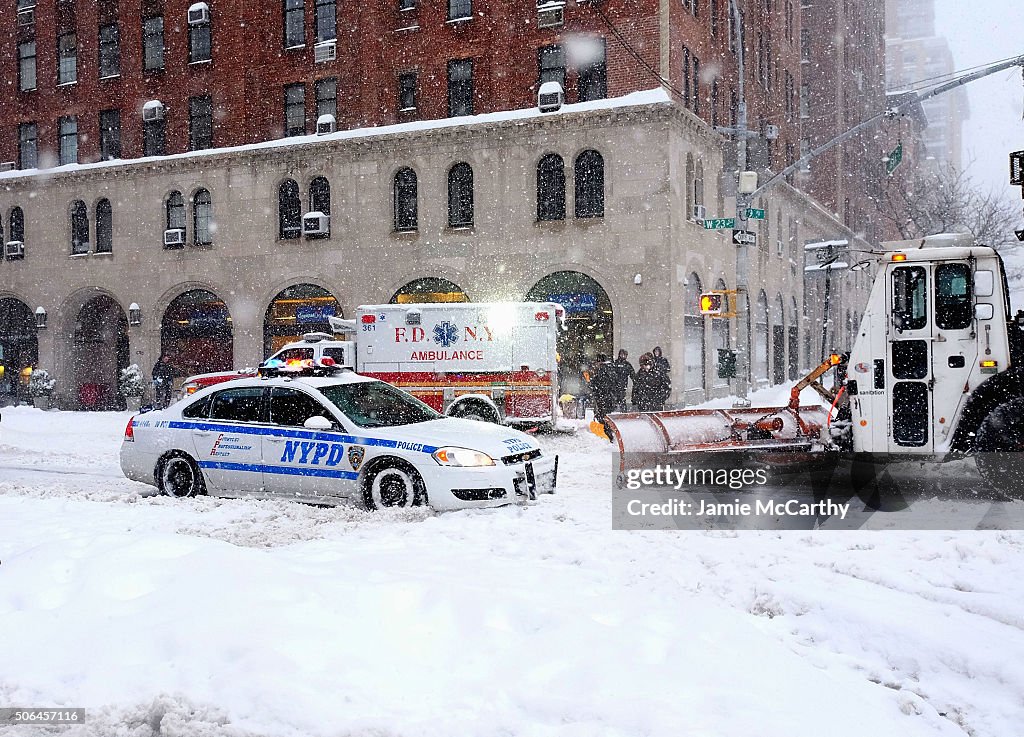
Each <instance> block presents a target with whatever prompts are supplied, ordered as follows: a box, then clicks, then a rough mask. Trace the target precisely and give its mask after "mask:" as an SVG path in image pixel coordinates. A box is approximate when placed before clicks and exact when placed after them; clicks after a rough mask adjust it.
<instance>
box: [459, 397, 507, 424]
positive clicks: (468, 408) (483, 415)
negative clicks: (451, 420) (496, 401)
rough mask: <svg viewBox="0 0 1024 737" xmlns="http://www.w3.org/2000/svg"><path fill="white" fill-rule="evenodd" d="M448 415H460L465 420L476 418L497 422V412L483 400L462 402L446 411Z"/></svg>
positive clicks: (482, 420) (481, 420)
mask: <svg viewBox="0 0 1024 737" xmlns="http://www.w3.org/2000/svg"><path fill="white" fill-rule="evenodd" d="M448 416H449V417H461V418H463V419H466V420H478V421H480V422H493V423H494V424H495V425H497V424H499V422H500V420H499V419H498V413H497V412H495V411H494V408H493V407H490V406H488V405H486V404H484V403H483V402H462V403H461V404H457V405H455V406H454V407H452V408H451V409H450V410H449V411H448Z"/></svg>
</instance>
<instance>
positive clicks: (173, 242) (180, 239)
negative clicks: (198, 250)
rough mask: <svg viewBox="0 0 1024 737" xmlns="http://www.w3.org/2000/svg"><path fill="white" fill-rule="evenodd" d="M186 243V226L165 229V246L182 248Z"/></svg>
mask: <svg viewBox="0 0 1024 737" xmlns="http://www.w3.org/2000/svg"><path fill="white" fill-rule="evenodd" d="M184 245H185V229H184V228H171V229H169V230H165V231H164V248H181V247H182V246H184Z"/></svg>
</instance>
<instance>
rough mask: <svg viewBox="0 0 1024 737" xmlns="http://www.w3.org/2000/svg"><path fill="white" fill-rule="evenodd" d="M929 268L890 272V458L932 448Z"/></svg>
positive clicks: (909, 267)
mask: <svg viewBox="0 0 1024 737" xmlns="http://www.w3.org/2000/svg"><path fill="white" fill-rule="evenodd" d="M930 268H931V267H930V265H929V264H913V263H911V264H905V265H900V266H895V265H894V266H891V267H890V269H891V270H890V272H889V280H888V284H887V289H888V297H889V304H890V306H891V309H890V312H889V320H890V324H889V328H890V329H889V355H888V357H887V358H888V364H889V386H890V387H891V390H890V391H889V396H888V404H889V433H888V435H889V443H888V445H889V452H890V453H922V452H926V451H928V450H930V449H931V447H932V442H933V433H932V432H931V428H932V401H931V380H932V371H931V366H932V361H931V356H930V353H931V350H930V344H931V342H932V321H931V319H930V315H929V304H930V302H931V300H930V298H929V297H930V295H929V289H928V284H929V277H930V274H929V270H930Z"/></svg>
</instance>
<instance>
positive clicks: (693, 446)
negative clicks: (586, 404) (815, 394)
mask: <svg viewBox="0 0 1024 737" xmlns="http://www.w3.org/2000/svg"><path fill="white" fill-rule="evenodd" d="M827 421H828V410H827V409H826V408H825V407H822V406H818V405H809V406H803V407H795V408H794V407H746V408H740V409H677V410H668V411H664V412H624V413H621V414H611V415H608V422H609V424H610V425H611V426H612V428H613V430H614V433H615V438H614V439H615V442H616V443H617V444H618V446H619V458H620V461H619V462H620V466H621V467H622V468H621V470H625V468H626V467H627V466H630V465H631V463H630V461H629V459H630V458H633V459H635V460H636V462H637V463H640V462H641V461H640V460H639V458H640V455H639V454H646V453H652V454H658V455H674V454H680V455H688V454H695V455H696V454H709V453H740V454H751V455H754V454H756V455H757V457H758V458H759V459H761V460H763V461H765V462H766V463H775V462H779V463H782V464H783V465H784V464H786V463H790V462H796V461H799V460H800V459H802V458H805V457H807V456H808V455H809V454H812V453H817V452H818V451H820V450H821V449H822V446H823V443H822V441H821V431H822V428H824V427H825V426H826V423H827Z"/></svg>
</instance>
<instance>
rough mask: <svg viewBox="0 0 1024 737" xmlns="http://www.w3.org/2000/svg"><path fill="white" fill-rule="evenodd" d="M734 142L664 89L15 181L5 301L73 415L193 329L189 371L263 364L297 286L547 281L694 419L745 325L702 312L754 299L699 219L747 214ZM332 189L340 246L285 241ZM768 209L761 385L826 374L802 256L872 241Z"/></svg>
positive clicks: (6, 213)
mask: <svg viewBox="0 0 1024 737" xmlns="http://www.w3.org/2000/svg"><path fill="white" fill-rule="evenodd" d="M714 143H715V135H714V134H713V133H711V132H710V131H709V129H708V128H707V126H706V125H704V124H703V123H702V122H701V121H700V119H699V118H697V117H696V116H694V115H692V114H691V113H690V112H689V111H686V110H685V109H683V108H681V107H680V106H679V105H678V104H675V103H673V102H671V100H670V99H669V98H668V96H667V95H666V94H665V93H664V92H662V91H660V90H656V91H651V92H648V93H642V94H639V95H634V96H633V97H625V98H620V99H619V100H615V101H605V102H599V103H585V104H580V105H568V106H566V107H564V108H563V109H562V110H561V111H559V112H557V113H550V114H542V113H539V112H536V111H533V112H528V111H518V112H510V113H504V114H498V115H494V116H488V117H487V118H486V119H483V120H464V121H451V122H447V121H438V122H437V123H436V124H432V125H429V126H423V125H420V126H408V125H406V126H396V127H381V128H377V129H374V130H373V131H351V132H339V133H336V134H333V135H330V136H322V137H318V136H309V137H305V138H295V139H289V140H287V141H281V142H276V143H268V144H261V145H258V146H251V147H244V148H238V149H233V150H228V151H211V152H199V153H194V154H182V155H178V156H169V157H165V158H162V159H158V160H148V159H147V160H141V161H137V162H132V161H125V162H106V163H97V164H93V165H87V166H82V167H78V168H77V169H73V170H71V171H61V172H55V173H49V172H48V173H29V172H25V173H22V172H7V173H3V174H0V214H2V217H3V218H4V222H5V223H9V222H10V220H11V217H12V214H13V213H14V210H15V209H16V208H17V209H20V210H21V213H22V215H23V219H24V234H23V238H24V243H25V255H24V258H23V259H17V260H7V261H4V262H3V263H0V302H5V301H6V302H7V303H12V302H16V303H18V304H20V305H22V306H23V310H22V312H23V313H24V314H32V313H36V312H38V308H42V311H43V312H45V314H46V325H45V327H44V328H42V329H39V330H38V331H37V341H38V345H37V363H36V365H39V366H42V367H45V368H48V369H49V370H51V372H52V373H54V374H55V375H56V377H57V379H58V387H59V388H58V399H59V401H60V403H61V404H62V405H63V406H69V407H74V406H83V404H88V401H87V400H89V399H95V397H91V396H84V395H83V393H82V391H83V389H82V388H83V386H86V385H88V386H89V387H92V391H94V392H98V393H99V395H100V396H101V397H105V398H106V401H108V402H114V401H115V400H114V397H115V396H116V370H117V368H118V367H119V366H123V365H125V364H127V363H128V362H131V363H138V364H139V365H140V366H142V367H143V369H144V370H146V371H147V372H148V370H149V367H151V366H152V365H153V363H154V362H155V361H156V360H157V358H158V357H159V355H160V353H161V351H164V352H172V353H174V352H175V350H177V349H176V348H175V346H180V344H176V343H175V342H174V339H175V336H176V335H177V332H175V331H177V330H178V329H179V328H178V327H176V325H177V324H178V323H181V324H185V323H188V324H187V325H185V327H184V328H181V330H183V331H185V332H188V333H189V335H191V336H192V338H190V339H194V340H195V341H197V342H194V343H190V344H188V345H190V346H191V349H190V350H189V351H185V352H184V353H187V355H182V356H178V355H175V360H176V361H178V368H179V373H182V374H184V373H187V372H191V371H195V370H210V369H220V368H225V367H226V365H234V366H245V365H254V364H256V363H257V362H258V361H260V360H261V359H262V358H263V356H264V352H265V350H266V347H267V340H268V335H269V332H268V325H267V321H268V320H269V319H270V315H271V308H272V306H273V303H274V302H275V299H277V298H280V297H281V295H282V294H283V293H286V292H287V290H289V289H290V288H293V287H296V286H298V285H312V286H313V287H316V288H319V289H320V290H322V291H323V292H325V293H327V294H329V295H330V296H331V297H333V298H334V299H335V300H336V303H337V311H338V312H340V313H342V314H344V315H350V314H352V313H353V311H354V308H355V307H356V306H357V305H360V304H372V303H381V302H388V301H390V300H392V299H393V298H395V297H396V295H397V294H398V293H399V292H401V291H402V288H403V287H404V286H407V285H409V284H413V283H416V282H417V280H421V279H423V278H434V279H443V280H446V282H445V283H450V284H452V285H455V286H456V288H458V289H459V290H461V291H462V292H464V293H465V294H466V295H467V296H468V298H469V299H471V300H472V301H490V300H495V301H497V300H521V299H525V298H527V297H528V296H530V295H531V293H533V295H534V297H535V296H536V289H537V288H538V285H539V284H543V283H544V280H545V279H546V278H549V277H551V276H552V275H555V274H564V273H570V274H576V275H580V277H581V278H580V280H579V281H578V283H581V284H591V285H594V284H596V285H597V290H598V291H600V292H601V294H602V297H601V300H602V304H606V305H607V307H608V311H610V312H611V321H610V327H611V335H605V336H602V337H601V340H599V341H598V342H597V343H594V344H592V345H591V347H592V348H593V347H594V346H597V345H598V343H599V344H600V346H603V347H604V349H605V350H608V349H611V348H613V347H614V348H619V347H623V348H626V349H628V350H629V351H630V353H631V356H632V357H633V358H634V360H635V358H636V357H637V356H639V354H640V353H642V352H644V351H646V350H649V349H650V348H651V347H652V346H654V345H661V346H663V347H664V349H665V352H666V355H667V356H668V358H669V359H670V361H671V363H672V365H673V386H674V397H673V401H674V402H676V403H680V404H682V403H693V402H696V401H701V400H704V399H706V398H708V397H711V396H721V395H725V394H728V393H730V391H731V387H730V386H729V385H728V383H727V382H725V381H723V380H719V379H718V378H717V376H716V374H715V371H714V364H715V361H714V358H713V357H714V351H715V349H716V348H719V347H725V346H727V345H729V344H730V342H731V343H733V344H734V343H735V335H734V334H732V333H734V332H735V331H734V329H732V328H730V327H729V326H728V325H727V323H728V322H729V321H727V320H712V319H711V318H704V317H700V316H699V315H698V314H697V310H696V299H695V295H696V294H699V293H700V292H701V291H702V290H703V291H706V290H709V289H713V288H725V289H730V288H731V287H732V286H734V285H735V279H734V276H735V263H736V249H735V247H734V246H732V245H731V243H730V239H729V232H728V231H711V230H705V229H704V228H703V227H702V226H701V225H700V224H699V223H696V222H694V221H693V220H692V219H691V218H690V217H689V213H691V212H692V202H693V200H694V198H695V197H696V196H698V188H699V189H701V190H703V197H704V198H705V200H706V201H707V202H709V203H716V204H715V206H719V205H720V206H721V207H722V208H728V207H730V206H731V202H730V200H729V199H728V198H726V197H724V196H723V193H722V192H720V191H719V189H718V187H717V184H716V177H714V176H708V177H707V179H706V181H703V182H701V181H700V180H698V179H697V178H696V175H697V174H698V173H699V172H701V171H704V172H708V173H712V172H717V171H719V170H720V169H721V166H722V162H721V159H720V158H719V154H718V153H717V151H718V148H717V147H716V146H715V145H714ZM588 152H589V153H588ZM592 152H596V153H597V154H598V155H599V158H600V161H601V163H602V173H601V177H600V195H601V197H600V205H601V207H600V212H598V213H594V212H593V211H592V210H591V211H587V212H584V213H582V214H581V212H580V210H579V207H578V206H579V205H580V203H579V202H578V201H577V198H579V197H583V196H586V197H590V198H593V196H594V192H595V191H596V190H595V188H594V186H593V184H594V181H593V180H589V185H588V186H590V189H586V188H584V189H580V187H581V186H582V185H583V182H582V181H581V179H580V177H581V176H582V169H581V167H582V164H581V162H582V161H583V160H584V159H582V158H581V156H583V155H584V154H587V155H588V156H591V155H592ZM709 152H710V153H709ZM550 154H557V155H558V156H560V157H561V158H562V161H563V162H564V193H565V194H564V198H565V201H564V216H563V217H562V218H560V219H558V218H556V219H552V220H541V219H539V218H538V167H539V164H540V162H541V160H542V159H543V158H544V157H545V156H547V155H550ZM587 160H588V161H589V160H590V159H587ZM463 163H465V164H468V165H469V166H470V167H471V169H472V172H473V176H472V185H471V186H472V203H473V204H472V213H471V218H470V222H468V223H463V224H460V225H458V226H452V225H451V223H450V214H451V212H450V209H449V201H448V200H449V198H448V194H449V183H450V174H451V172H452V171H453V168H454V167H455V166H456V165H457V164H463ZM403 169H411V170H412V171H414V172H415V175H416V183H417V185H416V186H417V190H416V204H417V218H416V223H415V227H413V228H409V229H399V228H397V227H396V208H395V198H396V175H397V174H398V173H399V172H400V171H402V170H403ZM592 169H593V167H592V166H591V169H588V171H590V172H592ZM316 177H323V178H324V179H326V180H327V182H328V183H329V187H330V205H329V207H330V212H331V224H330V237H328V238H294V239H292V238H282V237H281V235H282V233H281V220H280V214H281V192H282V185H283V184H287V183H288V182H290V181H293V182H295V183H296V184H297V185H298V189H299V192H300V198H301V200H302V207H303V210H305V209H306V208H307V204H306V201H307V200H306V198H307V192H308V190H309V187H310V185H311V183H312V182H313V180H314V178H316ZM202 192H206V193H208V195H209V202H211V203H212V206H211V212H212V214H211V219H210V220H209V221H208V222H207V221H201V220H198V219H197V217H200V218H201V217H205V215H206V214H207V211H205V210H203V212H202V213H199V214H198V215H197V212H198V210H199V209H201V208H199V207H198V204H199V203H201V202H202V200H201V199H199V196H200V193H202ZM175 193H181V195H182V200H183V202H184V208H185V211H186V215H187V217H186V227H185V229H186V238H185V243H186V245H184V246H183V247H181V248H173V249H168V248H165V247H164V243H163V235H164V231H165V229H166V228H167V225H168V221H167V218H168V203H169V201H170V200H171V198H173V196H174V194H175ZM102 201H106V202H108V203H109V207H110V213H111V217H110V218H109V222H110V227H109V231H110V237H109V240H108V239H107V237H106V234H105V233H104V234H101V233H100V232H98V229H97V226H98V225H99V226H100V229H101V230H102V229H104V228H106V227H107V226H106V225H105V224H100V223H99V222H98V219H97V213H98V212H99V209H100V208H101V202H102ZM78 202H82V203H84V210H85V213H86V215H87V226H86V227H87V233H88V236H87V237H86V239H85V242H84V246H83V243H82V240H81V238H79V239H78V240H77V241H76V240H75V236H76V225H75V222H74V220H75V212H76V203H78ZM766 207H767V209H768V217H767V219H766V220H765V221H763V223H762V225H761V226H760V233H759V235H760V236H761V237H760V239H759V240H760V245H759V246H758V247H757V248H756V251H757V254H756V256H754V255H752V258H751V274H750V276H751V279H750V284H751V285H755V286H752V287H751V304H752V310H751V320H752V325H753V334H754V338H753V345H752V346H751V348H750V350H752V351H753V355H754V356H755V361H754V362H753V372H754V374H753V375H754V380H755V383H756V384H761V385H766V384H768V383H770V382H772V381H776V382H777V381H780V380H788V378H790V376H792V375H795V373H796V371H797V369H798V368H800V367H804V366H806V365H808V364H809V363H811V362H816V361H817V360H818V357H817V356H816V354H815V353H814V350H812V348H811V342H810V341H809V338H808V336H809V335H810V334H811V332H813V330H814V327H813V321H814V319H815V315H816V314H817V313H818V310H817V308H815V307H814V305H813V304H807V299H806V296H805V289H804V273H803V261H802V259H803V256H802V248H803V244H804V243H805V242H806V241H813V240H820V239H824V238H831V237H836V236H837V235H846V236H847V237H848V238H849V239H850V240H851V241H854V240H855V238H854V234H852V233H850V232H848V231H844V230H843V229H842V228H841V226H839V224H838V223H836V221H835V220H834V219H832V218H830V217H829V216H828V214H827V213H826V212H825V211H824V210H822V209H820V208H818V207H816V206H814V205H813V204H812V203H809V202H808V200H807V199H806V198H805V197H803V196H802V195H801V194H800V193H799V192H797V191H796V190H793V189H791V188H789V187H786V186H783V187H781V188H779V189H778V190H777V195H775V194H773V197H772V199H771V201H770V203H768V204H767V205H766ZM104 217H105V216H104ZM78 227H79V230H80V229H81V226H80V224H79V226H78ZM200 232H208V233H210V234H211V237H210V238H209V240H210V242H209V243H202V244H199V245H197V244H196V240H197V238H196V236H197V235H198V234H199V233H200ZM865 247H866V246H865ZM76 250H77V251H78V252H77V253H73V252H74V251H76ZM552 289H555V287H551V288H550V289H548V292H549V293H550V291H551V290H552ZM837 292H838V293H837V294H836V296H835V298H836V299H837V300H842V301H843V302H844V303H845V304H846V305H851V304H853V303H854V302H855V300H857V299H858V298H859V297H858V295H857V293H855V292H853V291H851V292H850V293H849V294H844V293H843V292H842V288H841V287H839V286H837ZM198 293H202V294H209V295H213V296H214V299H212V300H211V299H209V298H207V299H206V301H205V302H203V303H202V304H201V305H200V306H199V308H197V309H198V311H197V310H196V309H193V310H192V311H191V312H188V310H186V311H185V312H182V311H181V310H182V305H181V302H180V300H181V298H182V296H183V295H195V294H198ZM542 296H543V297H545V298H546V297H547V296H549V294H545V295H542ZM190 299H192V300H193V301H195V297H194V296H193V297H190ZM812 299H813V298H812ZM200 301H201V300H200ZM762 305H763V306H764V307H763V309H762ZM193 306H194V305H193ZM133 308H135V309H133ZM183 316H184V317H183ZM130 323H137V324H130ZM218 326H219V327H218ZM777 329H778V330H777ZM189 331H191V332H189ZM779 331H781V332H779ZM179 337H180V336H179ZM837 337H841V338H842V339H844V340H848V339H849V334H848V333H847V334H846V335H843V336H837ZM600 346H598V347H600ZM733 347H737V346H735V345H733ZM740 348H742V347H740ZM169 349H171V350H169ZM225 349H227V350H225ZM590 357H592V356H590ZM761 357H763V360H762V359H761ZM780 367H781V368H780Z"/></svg>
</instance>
